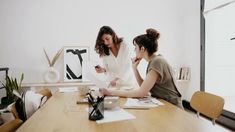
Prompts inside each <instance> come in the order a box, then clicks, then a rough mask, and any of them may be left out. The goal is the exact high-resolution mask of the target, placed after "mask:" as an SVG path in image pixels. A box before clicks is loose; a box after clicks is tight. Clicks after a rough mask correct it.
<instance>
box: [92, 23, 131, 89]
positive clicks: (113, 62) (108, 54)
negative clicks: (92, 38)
mask: <svg viewBox="0 0 235 132" xmlns="http://www.w3.org/2000/svg"><path fill="white" fill-rule="evenodd" d="M95 51H96V52H97V53H98V54H99V55H100V57H101V58H102V60H103V63H104V67H101V66H100V65H97V66H96V67H95V70H96V72H97V73H105V74H106V75H107V78H108V79H109V81H110V86H117V85H118V86H132V85H133V84H134V81H135V77H134V73H133V71H132V68H131V57H130V55H129V49H128V47H127V45H126V44H125V43H124V42H123V39H122V38H119V37H118V36H117V35H116V33H115V32H114V30H113V29H112V28H110V27H109V26H103V27H101V28H100V31H99V33H98V36H97V39H96V44H95Z"/></svg>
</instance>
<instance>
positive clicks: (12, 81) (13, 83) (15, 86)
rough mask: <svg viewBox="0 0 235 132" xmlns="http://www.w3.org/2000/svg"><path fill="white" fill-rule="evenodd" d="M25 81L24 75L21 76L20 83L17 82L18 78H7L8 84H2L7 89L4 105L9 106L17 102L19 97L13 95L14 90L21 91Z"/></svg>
mask: <svg viewBox="0 0 235 132" xmlns="http://www.w3.org/2000/svg"><path fill="white" fill-rule="evenodd" d="M23 79H24V74H21V77H20V82H19V83H18V82H17V79H16V78H12V77H10V76H9V75H7V76H6V82H5V83H3V82H1V83H2V85H3V87H4V88H5V89H6V97H3V98H2V105H9V104H11V103H12V102H14V101H16V99H17V96H16V95H15V94H14V93H13V91H14V90H16V91H18V92H20V91H21V89H22V88H21V83H22V81H23Z"/></svg>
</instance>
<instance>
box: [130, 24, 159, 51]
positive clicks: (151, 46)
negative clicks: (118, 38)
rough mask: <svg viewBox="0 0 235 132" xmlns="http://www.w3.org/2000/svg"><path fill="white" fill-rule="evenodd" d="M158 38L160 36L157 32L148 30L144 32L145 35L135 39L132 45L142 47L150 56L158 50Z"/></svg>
mask: <svg viewBox="0 0 235 132" xmlns="http://www.w3.org/2000/svg"><path fill="white" fill-rule="evenodd" d="M159 37H160V34H159V32H158V31H157V30H155V29H152V28H149V29H147V30H146V34H142V35H139V36H137V37H135V38H134V39H133V43H134V42H135V43H136V44H137V45H138V46H139V47H140V48H141V47H142V46H143V47H144V48H145V49H146V50H147V52H148V55H149V56H150V55H152V54H153V53H155V52H156V51H157V50H158V41H157V40H158V39H159Z"/></svg>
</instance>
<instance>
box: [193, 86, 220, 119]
mask: <svg viewBox="0 0 235 132" xmlns="http://www.w3.org/2000/svg"><path fill="white" fill-rule="evenodd" d="M190 105H191V107H192V108H194V109H195V110H196V111H197V112H199V113H202V114H204V115H205V116H207V117H210V118H212V119H213V120H215V119H217V118H218V117H219V116H220V114H221V112H222V110H223V107H224V99H223V98H222V97H220V96H217V95H214V94H210V93H206V92H202V91H197V92H195V93H194V94H193V96H192V98H191V101H190Z"/></svg>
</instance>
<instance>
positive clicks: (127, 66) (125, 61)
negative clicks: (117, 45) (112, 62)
mask: <svg viewBox="0 0 235 132" xmlns="http://www.w3.org/2000/svg"><path fill="white" fill-rule="evenodd" d="M123 46H124V47H123V52H122V59H121V61H122V65H120V69H119V74H118V78H119V79H121V80H122V81H130V80H129V78H131V76H132V74H133V73H132V69H131V57H130V52H129V49H128V47H127V45H126V44H125V43H124V44H123Z"/></svg>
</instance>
